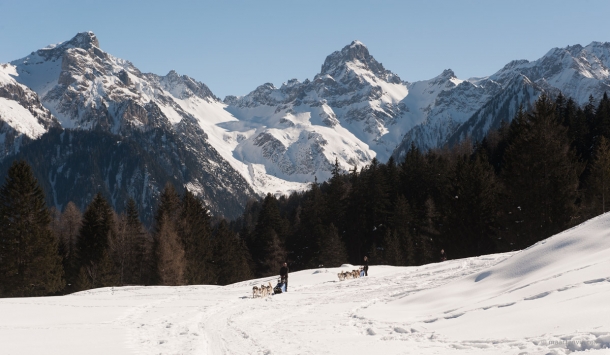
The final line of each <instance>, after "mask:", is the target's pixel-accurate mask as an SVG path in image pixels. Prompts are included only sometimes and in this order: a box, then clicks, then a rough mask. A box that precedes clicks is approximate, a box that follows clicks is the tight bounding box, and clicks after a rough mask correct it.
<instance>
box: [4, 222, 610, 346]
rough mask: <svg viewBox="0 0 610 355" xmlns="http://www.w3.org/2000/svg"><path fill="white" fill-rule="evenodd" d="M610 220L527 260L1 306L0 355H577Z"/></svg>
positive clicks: (103, 292) (140, 290)
mask: <svg viewBox="0 0 610 355" xmlns="http://www.w3.org/2000/svg"><path fill="white" fill-rule="evenodd" d="M609 227H610V214H605V215H601V216H599V217H597V218H594V219H592V220H589V221H587V222H585V223H583V224H581V225H579V226H577V227H574V228H572V229H569V230H567V231H564V232H562V233H559V234H557V235H555V236H552V237H550V238H548V239H546V240H542V241H540V242H538V243H537V244H535V245H533V246H531V247H530V248H527V249H525V250H522V251H518V252H511V253H504V254H494V255H484V256H480V257H473V258H467V259H459V260H449V261H446V262H441V263H433V264H428V265H424V266H420V267H391V266H372V267H371V268H370V270H369V276H368V277H364V278H358V279H352V280H346V281H339V280H338V278H337V272H339V271H341V270H351V269H352V268H353V267H352V266H351V265H345V266H343V267H341V268H332V269H326V268H319V269H316V270H303V271H299V272H295V273H292V274H291V275H290V288H289V292H288V293H285V294H280V295H274V296H268V297H265V298H256V299H253V298H252V293H251V291H252V287H253V286H255V285H261V284H267V283H268V282H272V283H275V281H276V279H275V278H274V277H270V278H263V279H257V280H250V281H245V282H241V283H237V284H232V285H228V286H224V287H220V286H182V287H144V286H128V287H118V288H103V289H94V290H89V291H83V292H80V293H76V294H71V295H67V296H60V297H44V298H7V299H1V300H0V313H1V314H2V317H1V318H0V329H1V331H0V343H1V344H2V353H3V354H8V355H16V354H20V355H28V354H40V353H49V352H50V351H51V352H52V353H57V354H83V353H87V354H109V353H112V354H116V355H120V354H378V353H384V354H572V353H579V352H580V351H585V350H588V351H589V352H587V353H593V354H607V353H609V352H610V350H608V347H610V321H609V320H610V308H608V307H607V306H606V304H607V300H608V297H609V296H610V274H609V273H608V265H609V263H610V256H609V255H610V253H609V251H610V233H609V230H610V229H609Z"/></svg>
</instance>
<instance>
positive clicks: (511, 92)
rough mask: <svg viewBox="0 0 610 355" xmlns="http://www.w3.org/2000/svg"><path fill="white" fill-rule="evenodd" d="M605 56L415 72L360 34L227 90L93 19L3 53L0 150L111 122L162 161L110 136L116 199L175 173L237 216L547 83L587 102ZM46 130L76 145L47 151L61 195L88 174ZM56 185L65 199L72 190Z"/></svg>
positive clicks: (518, 100) (582, 53)
mask: <svg viewBox="0 0 610 355" xmlns="http://www.w3.org/2000/svg"><path fill="white" fill-rule="evenodd" d="M609 67H610V43H599V42H593V43H591V44H590V45H588V46H586V47H581V46H578V45H577V46H571V47H567V48H563V49H559V48H555V49H553V50H551V51H549V52H548V53H547V54H546V55H545V56H544V57H542V58H540V59H538V60H536V61H532V62H529V61H525V60H519V61H513V62H510V63H509V64H507V65H506V66H505V67H504V68H502V69H501V70H499V71H498V72H497V73H495V74H493V75H491V76H489V77H484V78H471V79H468V80H463V79H459V78H457V76H456V75H455V73H454V72H453V71H451V70H449V69H448V70H445V71H443V73H441V74H440V75H439V76H437V77H435V78H432V79H430V80H423V81H418V82H406V81H403V80H401V79H400V78H399V77H398V75H396V74H394V73H392V72H391V71H390V70H387V69H386V68H385V67H384V66H383V65H382V64H381V63H379V62H378V61H377V60H376V59H375V58H374V57H373V56H372V55H371V54H370V53H369V50H368V49H367V47H366V46H365V45H364V44H362V43H361V42H358V41H353V42H352V43H351V44H349V45H347V46H345V47H344V48H343V49H341V50H340V51H336V52H334V53H332V54H330V55H329V56H328V57H327V58H326V60H325V61H324V63H323V64H322V66H321V70H320V73H319V74H317V75H316V76H315V77H314V78H313V79H312V80H309V79H307V80H305V81H304V82H299V81H298V80H296V79H292V80H289V81H287V82H286V83H284V84H283V85H281V86H280V87H279V88H277V87H275V86H274V85H273V84H270V83H267V84H263V85H261V86H259V87H258V88H256V89H255V90H254V91H252V92H251V93H250V94H248V95H245V96H243V97H235V96H228V97H226V98H225V99H224V101H220V100H219V99H218V98H217V97H216V96H215V95H214V94H213V93H212V92H211V90H210V89H209V88H208V87H207V86H206V85H205V84H203V83H201V82H198V81H196V80H194V79H192V78H190V77H188V76H186V75H180V74H178V73H176V72H175V71H170V72H169V73H168V74H167V75H165V76H160V75H156V74H150V73H142V72H140V70H138V69H137V68H136V67H135V66H134V65H133V64H132V63H130V62H129V61H127V60H124V59H120V58H117V57H114V56H112V55H111V54H109V53H106V52H105V51H103V50H102V49H101V48H100V44H99V41H98V39H97V37H96V36H95V35H94V34H93V33H92V32H83V33H79V34H77V35H76V36H75V37H74V38H72V39H71V40H69V41H67V42H63V43H60V44H57V45H51V46H48V47H46V48H43V49H40V50H38V51H35V52H32V53H31V54H30V55H29V56H27V57H24V58H22V59H19V60H15V61H13V62H11V63H9V64H3V65H2V66H0V125H1V126H0V137H1V138H2V141H1V143H3V144H2V145H1V148H2V149H3V150H2V152H0V153H1V154H0V158H3V157H6V156H8V155H12V154H15V153H18V152H19V153H20V154H22V155H24V156H27V155H28V154H32V152H31V151H28V149H29V148H27V147H28V144H26V143H28V142H30V141H31V140H33V139H38V138H39V137H41V135H43V134H44V133H45V132H47V131H48V130H49V129H50V128H52V127H62V128H64V129H72V130H76V131H78V132H79V133H78V134H76V133H75V134H76V136H78V139H77V140H83V139H84V140H86V138H83V137H81V135H82V134H85V135H86V134H87V133H86V132H105V133H107V134H110V135H115V136H116V137H118V138H119V139H117V141H125V140H130V142H131V143H130V144H132V143H133V144H136V145H138V147H139V148H138V149H146V150H147V151H148V152H149V153H151V155H150V157H151V159H153V157H157V160H158V161H157V162H155V163H152V162H147V163H145V164H140V165H138V164H136V165H137V166H138V168H137V169H136V165H134V163H131V166H130V167H129V168H127V166H126V164H129V163H127V161H128V160H129V159H127V158H125V159H126V160H125V161H123V160H121V157H120V155H117V154H119V153H118V151H119V150H118V148H117V147H115V146H112V145H106V146H105V147H106V148H105V149H110V150H112V151H113V153H112V154H115V156H116V158H115V159H114V160H113V161H112V162H110V161H109V162H108V164H107V165H106V166H104V167H101V170H102V171H100V172H97V173H96V174H101V175H103V176H105V178H103V179H101V180H100V181H102V182H103V183H98V185H100V186H105V188H106V189H107V193H108V196H109V197H110V198H111V199H113V200H116V201H120V200H121V199H122V198H123V197H124V196H136V197H138V198H140V199H142V201H146V202H145V203H144V202H143V204H145V205H147V206H149V207H150V206H151V205H152V203H153V202H154V198H155V196H156V195H157V194H158V191H159V190H160V189H162V186H160V185H162V184H163V183H164V181H167V179H170V177H171V179H170V180H172V181H173V182H174V183H175V184H179V185H181V186H183V187H188V188H189V189H190V190H193V191H194V192H196V193H198V194H199V195H200V196H202V197H203V198H204V199H205V200H206V201H207V202H208V204H210V206H212V208H213V209H214V210H215V211H218V212H219V213H223V214H225V215H234V214H235V213H239V212H238V211H239V209H240V206H242V207H243V206H244V204H245V201H246V200H247V199H248V198H249V197H250V196H254V195H256V194H258V195H261V194H264V193H267V192H271V193H286V192H289V191H291V190H301V189H305V188H307V186H308V183H310V182H313V181H314V180H315V179H316V178H317V179H318V180H319V181H324V180H326V179H327V178H329V177H330V174H331V170H332V167H333V164H334V163H335V161H338V162H339V165H340V166H341V167H342V168H343V169H344V170H347V169H350V168H352V167H353V166H363V165H365V164H367V163H369V162H370V161H371V160H372V159H373V158H375V157H376V158H377V159H378V160H380V161H382V162H385V161H386V160H387V159H388V158H389V157H390V156H392V155H393V156H394V157H396V158H398V159H400V158H401V157H402V155H403V154H404V153H405V152H406V151H407V150H408V149H409V147H410V146H411V144H415V145H416V146H418V147H419V148H420V149H423V150H428V149H434V148H439V147H442V146H444V145H452V144H455V143H457V142H459V141H460V140H462V139H464V138H465V137H471V138H472V139H473V140H480V139H482V138H483V137H484V136H485V134H486V133H487V131H488V130H489V129H490V128H495V127H498V126H499V124H500V122H501V121H502V120H504V121H510V120H511V119H512V118H513V117H514V115H515V112H516V111H517V109H518V107H519V106H520V105H524V106H525V107H526V108H527V107H528V106H529V105H531V104H532V103H533V102H534V101H535V100H536V98H537V97H538V96H539V95H540V93H542V92H547V93H550V94H552V95H553V94H557V93H558V92H559V91H561V92H563V94H564V95H565V96H569V97H573V98H574V99H575V100H576V101H577V102H578V103H579V104H583V103H585V102H586V101H587V100H588V97H589V95H593V96H594V97H601V95H602V94H603V92H604V91H605V90H607V89H608V87H609V86H610V79H609V78H610V70H609V69H608V68H609ZM54 134H55V133H54ZM76 136H74V137H76ZM98 138H99V137H98ZM92 141H96V140H95V139H92ZM45 142H54V143H48V144H54V146H53V147H52V148H49V149H48V150H49V151H52V150H53V149H59V151H60V152H63V153H65V154H66V155H64V154H63V153H62V154H58V155H57V156H56V157H54V158H53V157H51V156H49V157H48V159H49V160H50V165H49V166H48V167H45V169H46V170H44V169H43V170H44V171H45V172H44V174H43V175H44V176H45V177H46V178H47V179H49V180H50V181H56V182H55V183H53V184H52V185H51V187H50V188H51V189H52V190H53V194H54V196H60V195H61V194H59V193H58V189H59V190H61V187H59V185H58V184H61V183H60V182H61V181H63V183H64V184H74V183H76V182H75V180H73V179H76V178H77V177H78V176H82V174H81V175H79V174H78V173H77V172H76V171H75V170H74V169H76V168H75V167H73V168H72V169H67V170H66V169H65V167H67V166H69V165H70V164H68V161H67V159H69V158H68V156H71V155H70V154H72V153H74V152H75V151H74V149H73V148H72V147H70V146H69V144H71V143H70V141H66V140H64V139H60V140H58V139H48V140H45ZM100 144H101V143H100ZM32 149H34V148H32ZM36 149H41V148H40V147H38V148H36ZM88 149H94V148H93V147H90V148H88ZM43 151H44V149H43ZM70 152H71V153H70ZM129 161H131V160H129ZM186 162H188V163H186ZM64 165H65V166H64ZM45 166H46V165H45ZM87 169H89V168H87ZM127 171H130V172H131V173H127ZM153 171H156V173H153ZM125 174H126V175H125ZM130 174H131V175H130ZM60 176H62V177H63V178H59V177H60ZM109 176H114V178H108V177H109ZM143 176H149V178H146V179H143V178H142V177H143ZM58 181H60V182H58ZM136 181H137V183H136ZM113 184H116V186H115V185H113ZM147 184H148V185H147ZM82 188H83V189H86V187H85V186H83V187H82ZM146 189H148V190H149V191H152V192H151V193H148V194H146V193H144V192H142V191H144V190H146ZM138 191H140V192H138ZM58 198H59V200H58V201H55V200H54V201H55V202H54V203H55V204H56V205H57V206H58V207H61V206H62V205H63V204H64V203H65V202H67V200H66V201H64V200H62V198H61V196H60V197H58ZM83 203H84V202H83ZM227 206H232V207H227ZM119 209H120V208H119ZM229 210H230V211H231V212H228V211H229ZM147 213H148V214H150V213H152V212H150V211H148V212H147Z"/></svg>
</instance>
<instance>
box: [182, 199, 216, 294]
mask: <svg viewBox="0 0 610 355" xmlns="http://www.w3.org/2000/svg"><path fill="white" fill-rule="evenodd" d="M178 234H179V235H180V237H181V240H182V244H183V246H184V252H185V258H186V273H185V279H186V282H187V283H188V284H209V283H212V282H213V281H214V280H215V278H216V277H215V275H214V270H213V268H212V264H211V261H212V254H213V253H212V244H211V234H212V233H211V228H210V215H209V211H208V209H207V208H206V207H205V205H204V204H203V202H202V201H201V200H200V199H198V198H197V197H196V196H195V195H193V194H192V193H191V192H190V191H188V190H187V191H186V192H185V193H184V196H183V198H182V206H181V213H180V222H179V224H178Z"/></svg>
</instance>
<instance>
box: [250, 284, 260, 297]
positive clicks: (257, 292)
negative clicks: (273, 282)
mask: <svg viewBox="0 0 610 355" xmlns="http://www.w3.org/2000/svg"><path fill="white" fill-rule="evenodd" d="M261 291H262V290H261V289H260V288H258V286H254V287H252V298H256V297H261Z"/></svg>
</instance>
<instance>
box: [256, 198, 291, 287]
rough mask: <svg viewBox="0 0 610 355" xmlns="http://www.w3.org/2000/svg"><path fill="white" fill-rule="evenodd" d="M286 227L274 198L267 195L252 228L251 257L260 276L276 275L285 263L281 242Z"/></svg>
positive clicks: (284, 253)
mask: <svg viewBox="0 0 610 355" xmlns="http://www.w3.org/2000/svg"><path fill="white" fill-rule="evenodd" d="M285 232H286V225H285V221H284V220H283V218H282V217H281V216H280V211H279V209H278V206H277V200H276V198H275V197H274V196H273V195H271V194H267V196H266V197H265V199H264V200H263V205H262V209H261V211H260V214H259V216H258V220H257V222H256V227H255V228H254V233H253V236H254V241H253V243H252V246H253V247H252V249H251V251H252V257H253V258H254V260H255V262H256V264H257V273H258V274H259V275H261V276H268V275H273V274H276V273H277V271H278V270H279V268H280V267H281V265H282V263H284V262H285V261H286V251H285V250H284V247H283V241H282V239H283V238H284V235H285Z"/></svg>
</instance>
